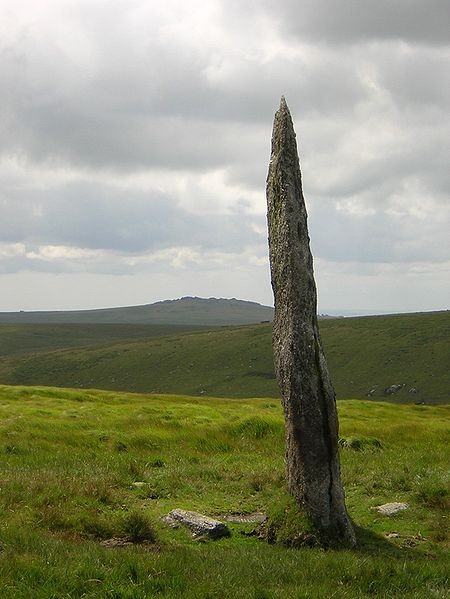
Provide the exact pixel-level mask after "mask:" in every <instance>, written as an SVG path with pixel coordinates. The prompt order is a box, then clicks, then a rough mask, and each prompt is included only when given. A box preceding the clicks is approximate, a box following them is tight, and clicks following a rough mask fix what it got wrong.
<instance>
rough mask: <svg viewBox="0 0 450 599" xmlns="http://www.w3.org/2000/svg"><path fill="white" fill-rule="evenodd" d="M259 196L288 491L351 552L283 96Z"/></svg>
mask: <svg viewBox="0 0 450 599" xmlns="http://www.w3.org/2000/svg"><path fill="white" fill-rule="evenodd" d="M266 192H267V203H268V217H267V218H268V226H269V253H270V268H271V276H272V288H273V293H274V299H275V318H274V323H273V351H274V358H275V371H276V375H277V379H278V384H279V386H280V390H281V395H282V403H283V408H284V415H285V428H286V467H287V481H288V487H289V491H290V492H291V493H292V495H293V496H294V497H295V498H296V500H297V502H298V503H299V504H300V505H302V506H304V509H305V511H306V514H307V516H308V518H309V520H310V521H311V523H312V524H313V525H314V527H315V528H316V529H317V530H318V531H319V533H320V534H321V536H322V537H323V538H325V539H327V540H329V541H333V542H342V543H345V544H347V545H355V543H356V539H355V533H354V530H353V526H352V523H351V521H350V519H349V517H348V515H347V511H346V508H345V501H344V492H343V488H342V484H341V478H340V467H339V453H338V420H337V413H336V403H335V395H334V390H333V386H332V383H331V379H330V375H329V373H328V368H327V364H326V361H325V357H324V354H323V351H322V347H321V342H320V336H319V330H318V326H317V294H316V284H315V281H314V272H313V259H312V255H311V251H310V248H309V235H308V227H307V214H306V207H305V201H304V198H303V191H302V178H301V172H300V164H299V159H298V154H297V143H296V140H295V132H294V127H293V124H292V119H291V115H290V112H289V109H288V107H287V105H286V102H285V99H284V97H282V98H281V104H280V108H279V110H278V111H277V113H276V115H275V121H274V126H273V133H272V154H271V158H270V165H269V174H268V176H267V189H266Z"/></svg>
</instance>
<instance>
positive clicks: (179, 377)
mask: <svg viewBox="0 0 450 599" xmlns="http://www.w3.org/2000/svg"><path fill="white" fill-rule="evenodd" d="M271 328H272V327H271V325H270V324H257V325H247V326H240V327H221V328H215V329H214V330H211V329H208V330H205V329H203V330H199V329H198V328H195V331H193V330H192V329H194V327H191V330H190V331H189V330H188V327H182V328H179V327H175V326H174V325H171V326H170V327H169V326H167V327H162V326H161V325H158V326H157V325H139V326H132V325H98V324H96V325H62V324H61V325H45V324H40V325H37V324H36V325H0V349H1V350H2V351H0V384H1V383H4V384H17V385H23V384H25V385H51V386H60V387H85V388H86V387H90V388H97V389H113V390H121V391H139V392H141V391H143V392H157V393H186V394H190V395H206V396H216V397H231V398H245V397H279V390H278V386H277V383H276V380H275V375H274V371H273V357H272V347H271ZM320 331H321V335H322V340H323V345H324V349H325V353H326V356H327V359H328V363H329V367H330V371H331V376H332V380H333V383H334V386H335V389H336V393H337V396H338V398H355V399H358V398H360V399H364V398H367V397H370V398H371V399H372V400H374V399H378V400H379V399H384V400H388V401H392V402H396V403H422V402H424V403H427V404H428V403H448V402H450V393H449V391H450V371H449V368H448V356H449V348H450V312H434V313H432V312H431V313H423V314H403V315H395V316H369V317H359V318H335V319H329V320H321V321H320Z"/></svg>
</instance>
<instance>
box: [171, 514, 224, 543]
mask: <svg viewBox="0 0 450 599" xmlns="http://www.w3.org/2000/svg"><path fill="white" fill-rule="evenodd" d="M162 520H163V521H164V522H165V523H166V524H168V525H169V526H171V527H172V528H176V527H177V526H179V525H180V524H182V525H183V526H186V527H187V528H189V530H191V531H192V536H194V537H201V536H206V537H209V538H210V539H218V538H220V537H228V536H229V535H230V529H229V528H228V526H227V525H226V524H224V523H223V522H220V521H219V520H215V519H214V518H209V517H208V516H204V515H203V514H199V513H198V512H189V511H187V510H181V509H175V510H172V511H171V512H169V513H168V514H167V515H166V516H163V518H162Z"/></svg>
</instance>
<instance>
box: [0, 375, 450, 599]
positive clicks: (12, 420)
mask: <svg viewBox="0 0 450 599" xmlns="http://www.w3.org/2000/svg"><path fill="white" fill-rule="evenodd" d="M338 409H339V414H340V422H341V431H340V435H341V438H342V439H345V443H343V444H344V445H345V447H343V448H342V451H341V455H342V474H343V480H344V485H345V488H346V494H347V505H348V509H349V512H350V514H351V516H352V518H353V519H354V521H355V523H356V524H357V526H358V538H359V547H358V549H356V550H353V551H350V550H341V551H336V550H328V551H324V550H321V549H319V548H310V549H306V548H303V549H295V550H294V549H288V548H286V547H284V546H283V545H282V543H278V544H275V545H269V544H267V543H266V542H264V541H260V540H258V539H257V538H256V537H254V536H243V535H242V534H241V532H249V531H250V530H251V528H252V526H254V525H249V524H233V525H230V526H231V529H232V534H231V537H230V538H228V539H223V540H219V541H215V542H207V543H201V542H199V541H194V540H192V538H191V537H190V536H189V535H188V534H187V533H186V532H185V531H183V530H171V529H167V528H165V527H164V525H163V524H162V523H161V520H160V517H161V516H162V515H163V514H165V513H166V512H168V511H169V510H170V509H173V508H175V507H182V508H186V509H195V510H198V511H201V512H203V513H206V514H209V515H212V516H216V517H224V516H225V515H226V514H231V513H250V512H253V511H256V510H258V511H263V512H265V513H268V514H269V515H270V517H271V518H273V519H274V521H276V518H277V514H278V515H279V513H280V511H281V512H283V511H284V510H285V506H289V502H288V500H287V496H286V492H285V488H284V467H283V424H282V416H281V410H280V406H279V403H278V402H277V401H274V400H273V399H270V398H269V399H251V400H230V399H224V398H222V399H213V398H201V397H187V396H162V395H137V394H136V395H134V394H124V393H117V392H106V391H92V390H68V389H67V390H63V389H52V388H33V387H8V386H0V451H1V454H2V459H1V469H2V472H1V478H0V480H1V484H0V486H1V492H0V511H1V519H0V543H1V546H2V551H1V553H0V596H1V597H2V598H5V599H22V598H30V599H31V598H33V599H34V598H36V599H44V598H45V599H47V598H54V599H56V598H58V599H59V598H62V597H65V598H68V599H70V598H81V597H83V598H92V597H104V598H111V599H141V598H142V599H143V598H148V597H187V598H198V597H204V598H206V597H209V598H235V597H243V598H252V599H270V598H291V597H292V598H308V599H309V598H313V599H314V598H321V599H322V598H324V597H326V598H328V597H336V598H349V599H350V598H351V599H353V598H363V597H389V598H392V599H393V598H397V597H410V598H417V599H419V598H424V597H427V598H428V597H435V598H444V597H447V596H448V594H447V593H448V590H449V586H448V584H449V582H448V558H449V552H448V537H447V536H446V531H447V530H448V520H447V518H448V507H449V489H448V481H449V472H448V463H449V459H448V458H449V455H448V416H449V412H450V408H449V407H448V406H415V405H413V406H402V405H400V406H395V405H391V404H387V403H377V402H373V401H370V402H369V401H345V402H339V405H338ZM134 483H141V484H139V485H135V484H134ZM142 483H143V484H142ZM390 501H405V502H407V503H408V504H409V506H410V507H409V509H408V510H406V511H404V512H402V513H401V514H399V515H397V516H393V517H390V518H389V517H385V516H381V515H379V514H378V513H377V512H375V511H374V510H373V509H372V508H373V507H374V506H376V505H378V504H381V503H385V502H390ZM386 535H390V536H389V538H387V537H386ZM279 536H280V541H281V540H282V532H280V535H279ZM111 537H128V538H131V539H134V540H135V541H139V542H136V543H134V544H133V545H130V546H127V547H122V548H115V549H113V548H109V549H107V548H105V547H103V546H101V544H100V542H101V541H102V540H104V539H108V538H111ZM142 541H147V542H145V543H143V542H142Z"/></svg>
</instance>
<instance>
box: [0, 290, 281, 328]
mask: <svg viewBox="0 0 450 599" xmlns="http://www.w3.org/2000/svg"><path fill="white" fill-rule="evenodd" d="M272 317H273V308H271V307H269V306H262V305H261V304H258V303H256V302H247V301H243V300H238V299H223V298H222V299H217V298H208V299H206V298H200V297H182V298H180V299H176V300H165V301H162V302H156V303H154V304H146V305H143V306H128V307H122V308H102V309H98V310H73V311H55V312H24V311H21V312H0V324H39V323H40V324H158V325H168V324H170V325H175V324H178V325H208V326H220V325H240V324H255V323H258V322H261V321H265V320H267V321H268V320H272Z"/></svg>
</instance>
